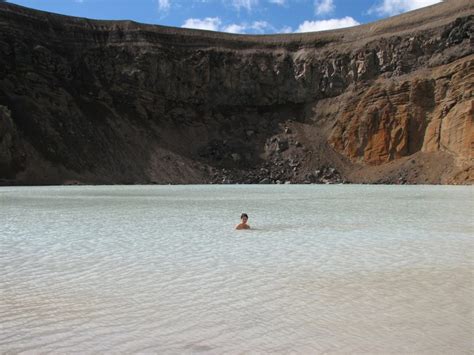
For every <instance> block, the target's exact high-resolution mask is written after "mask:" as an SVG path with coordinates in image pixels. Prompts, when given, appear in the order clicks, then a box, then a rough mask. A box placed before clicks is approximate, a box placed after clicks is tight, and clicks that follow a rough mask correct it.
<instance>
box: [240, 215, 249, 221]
mask: <svg viewBox="0 0 474 355" xmlns="http://www.w3.org/2000/svg"><path fill="white" fill-rule="evenodd" d="M248 219H249V216H247V213H242V214H241V215H240V220H241V221H242V223H247V221H248Z"/></svg>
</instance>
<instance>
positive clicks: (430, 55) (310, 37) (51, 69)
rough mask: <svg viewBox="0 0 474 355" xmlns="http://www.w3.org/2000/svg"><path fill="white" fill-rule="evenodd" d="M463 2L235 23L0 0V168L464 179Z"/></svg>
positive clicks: (468, 20) (466, 29)
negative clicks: (178, 24)
mask: <svg viewBox="0 0 474 355" xmlns="http://www.w3.org/2000/svg"><path fill="white" fill-rule="evenodd" d="M473 24H474V5H472V3H471V2H470V1H467V0H447V1H445V2H443V3H441V4H438V5H435V6H431V7H429V8H425V9H421V10H418V11H414V12H410V13H407V14H404V15H401V16H397V17H393V18H391V19H387V20H383V21H379V22H376V23H373V24H368V25H363V26H359V27H357V28H351V29H344V30H338V31H328V32H321V33H307V34H291V35H269V36H245V35H231V34H223V33H216V32H207V31H198V30H187V29H177V28H169V27H162V26H151V25H143V24H137V23H134V22H130V21H96V20H94V21H93V20H88V19H79V18H72V17H66V16H61V15H55V14H50V13H45V12H40V11H35V10H31V9H27V8H23V7H19V6H16V5H13V4H8V3H0V183H2V184H64V183H344V182H347V183H351V182H356V183H452V184H454V183H472V182H473V181H474V169H473V166H474V164H473V149H474V133H473V130H472V121H473V109H474V70H473V65H474V50H473V49H474V38H473V37H472V36H473V27H474V26H473Z"/></svg>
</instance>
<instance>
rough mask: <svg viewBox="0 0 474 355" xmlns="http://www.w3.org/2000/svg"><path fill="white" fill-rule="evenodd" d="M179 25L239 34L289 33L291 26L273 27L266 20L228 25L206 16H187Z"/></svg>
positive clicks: (218, 19) (216, 18)
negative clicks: (200, 17)
mask: <svg viewBox="0 0 474 355" xmlns="http://www.w3.org/2000/svg"><path fill="white" fill-rule="evenodd" d="M181 27H185V28H194V29H199V30H209V31H220V32H227V33H241V34H252V33H253V34H263V33H291V32H293V31H292V28H291V27H289V26H286V27H283V28H282V29H281V30H278V29H277V28H275V27H274V26H273V25H272V24H271V23H268V22H267V21H254V22H252V23H248V22H243V23H232V24H230V25H224V24H222V20H221V19H220V18H219V17H206V18H203V19H199V18H189V19H187V20H186V21H185V22H184V24H183V25H182V26H181Z"/></svg>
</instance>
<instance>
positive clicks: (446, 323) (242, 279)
mask: <svg viewBox="0 0 474 355" xmlns="http://www.w3.org/2000/svg"><path fill="white" fill-rule="evenodd" d="M241 212H247V213H248V214H249V217H250V219H249V223H250V224H251V226H252V227H253V228H254V229H253V230H250V231H235V230H234V229H233V227H234V225H235V224H236V223H238V222H239V216H240V213H241ZM473 217H474V189H473V188H472V187H441V186H356V185H353V186H351V185H341V186H320V185H302V186H295V185H285V186H106V187H103V186H101V187H8V188H5V187H4V188H0V292H1V293H0V353H21V352H29V353H48V352H52V353H71V352H80V353H103V352H113V353H133V352H140V353H160V354H167V353H170V354H171V353H173V354H174V353H197V352H204V353H215V354H222V353H229V354H233V353H245V352H254V353H255V352H258V353H269V352H271V353H289V352H296V353H305V354H308V353H389V352H390V353H426V354H433V353H439V354H446V353H451V354H452V353H456V354H459V353H472V351H473V350H474V346H473V334H474V318H473V309H474V303H473V302H474V301H473V299H474V286H473V273H472V266H473V265H472V262H473V252H474V243H473V235H474V233H473V232H474V222H473V221H474V218H473Z"/></svg>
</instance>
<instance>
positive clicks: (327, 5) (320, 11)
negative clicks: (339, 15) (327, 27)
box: [314, 0, 335, 15]
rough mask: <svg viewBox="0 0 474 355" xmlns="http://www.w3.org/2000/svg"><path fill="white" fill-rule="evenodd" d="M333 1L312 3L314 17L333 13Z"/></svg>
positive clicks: (324, 0)
mask: <svg viewBox="0 0 474 355" xmlns="http://www.w3.org/2000/svg"><path fill="white" fill-rule="evenodd" d="M334 8H335V6H334V1H333V0H315V2H314V11H315V12H316V15H324V14H328V13H330V12H332V11H334Z"/></svg>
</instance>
